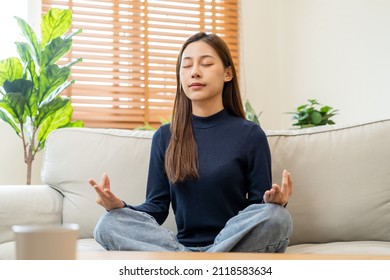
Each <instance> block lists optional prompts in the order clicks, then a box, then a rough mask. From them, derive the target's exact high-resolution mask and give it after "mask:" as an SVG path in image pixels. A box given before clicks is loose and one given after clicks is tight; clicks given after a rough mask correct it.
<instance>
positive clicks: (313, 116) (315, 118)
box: [310, 111, 322, 125]
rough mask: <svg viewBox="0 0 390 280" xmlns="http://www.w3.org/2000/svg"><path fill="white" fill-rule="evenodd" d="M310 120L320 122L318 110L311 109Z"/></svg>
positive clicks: (315, 123) (320, 116)
mask: <svg viewBox="0 0 390 280" xmlns="http://www.w3.org/2000/svg"><path fill="white" fill-rule="evenodd" d="M310 120H311V123H312V124H314V125H319V124H320V123H321V120H322V115H321V113H320V112H318V111H313V112H312V114H311V115H310Z"/></svg>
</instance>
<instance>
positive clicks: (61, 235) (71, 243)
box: [12, 224, 79, 260]
mask: <svg viewBox="0 0 390 280" xmlns="http://www.w3.org/2000/svg"><path fill="white" fill-rule="evenodd" d="M12 230H13V232H14V234H15V244H16V259H18V260H74V259H76V243H77V239H78V235H79V226H78V225H77V224H48V225H15V226H13V227H12Z"/></svg>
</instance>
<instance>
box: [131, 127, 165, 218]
mask: <svg viewBox="0 0 390 280" xmlns="http://www.w3.org/2000/svg"><path fill="white" fill-rule="evenodd" d="M163 136H164V135H163V131H162V129H161V127H160V129H158V130H157V131H156V132H155V134H154V135H153V139H152V146H151V151H150V161H149V172H148V179H147V187H146V200H145V202H144V203H143V204H141V205H138V206H129V205H127V204H126V203H125V205H126V206H127V207H129V208H132V209H134V210H137V211H142V212H146V213H148V214H149V215H151V216H153V217H154V218H155V219H156V221H157V222H158V223H159V224H160V225H161V224H163V223H164V221H165V220H166V218H167V216H168V213H169V205H170V202H171V199H170V187H169V181H168V178H167V175H166V173H165V168H164V158H165V146H166V145H165V144H164V143H165V142H164V140H166V139H164V137H163Z"/></svg>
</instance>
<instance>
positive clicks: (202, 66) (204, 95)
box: [180, 41, 232, 113]
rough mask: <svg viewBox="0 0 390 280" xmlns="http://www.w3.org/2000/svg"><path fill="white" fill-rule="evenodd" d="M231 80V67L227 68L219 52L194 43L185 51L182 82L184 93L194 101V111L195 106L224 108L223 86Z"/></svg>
mask: <svg viewBox="0 0 390 280" xmlns="http://www.w3.org/2000/svg"><path fill="white" fill-rule="evenodd" d="M231 79H232V72H231V67H227V68H225V67H224V65H223V63H222V60H221V59H220V57H219V56H218V54H217V52H216V51H215V50H214V49H213V48H212V47H211V46H210V45H208V44H207V43H205V42H203V41H197V42H193V43H191V44H189V45H188V46H187V47H186V48H185V49H184V51H183V54H182V60H181V65H180V81H181V86H182V88H183V91H184V93H185V94H186V96H187V97H188V98H189V99H190V100H191V101H192V105H193V109H194V106H198V107H199V106H208V107H210V106H211V107H215V106H217V107H221V106H222V108H223V105H222V91H223V86H224V83H225V82H227V81H230V80H231ZM222 108H219V109H222ZM194 113H195V112H194Z"/></svg>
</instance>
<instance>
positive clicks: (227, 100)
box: [165, 32, 245, 183]
mask: <svg viewBox="0 0 390 280" xmlns="http://www.w3.org/2000/svg"><path fill="white" fill-rule="evenodd" d="M197 41H203V42H205V43H207V44H208V45H210V46H211V47H212V48H213V49H214V50H215V51H216V52H217V53H218V55H219V57H220V59H221V60H222V63H223V65H224V67H225V68H227V67H231V70H232V74H233V78H232V79H231V80H230V81H228V82H225V84H224V87H223V93H222V101H223V106H224V108H225V109H227V110H228V111H230V112H231V113H233V114H234V115H236V116H238V117H241V118H245V112H244V108H243V105H242V101H241V94H240V89H239V86H238V79H237V75H236V70H235V67H234V63H233V60H232V57H231V54H230V51H229V48H228V46H227V45H226V43H225V42H224V41H223V40H222V39H221V38H220V37H219V36H217V35H215V34H207V33H204V32H199V33H196V34H194V35H192V36H191V37H190V38H188V39H187V41H186V42H185V43H184V44H183V46H182V48H181V50H180V53H179V56H178V58H177V63H176V82H177V89H176V97H175V103H174V106H173V115H172V122H171V125H170V129H171V139H170V141H169V145H168V148H167V150H166V153H165V170H166V172H167V175H168V178H169V180H170V181H171V182H173V183H180V182H183V181H185V180H188V179H197V178H198V177H199V172H198V150H197V145H196V142H195V137H194V133H193V127H192V104H191V100H190V99H189V98H188V97H187V96H186V95H185V93H184V91H183V88H182V86H181V81H180V67H181V60H182V55H183V52H184V50H185V48H186V47H187V46H188V45H189V44H191V43H193V42H197Z"/></svg>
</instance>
